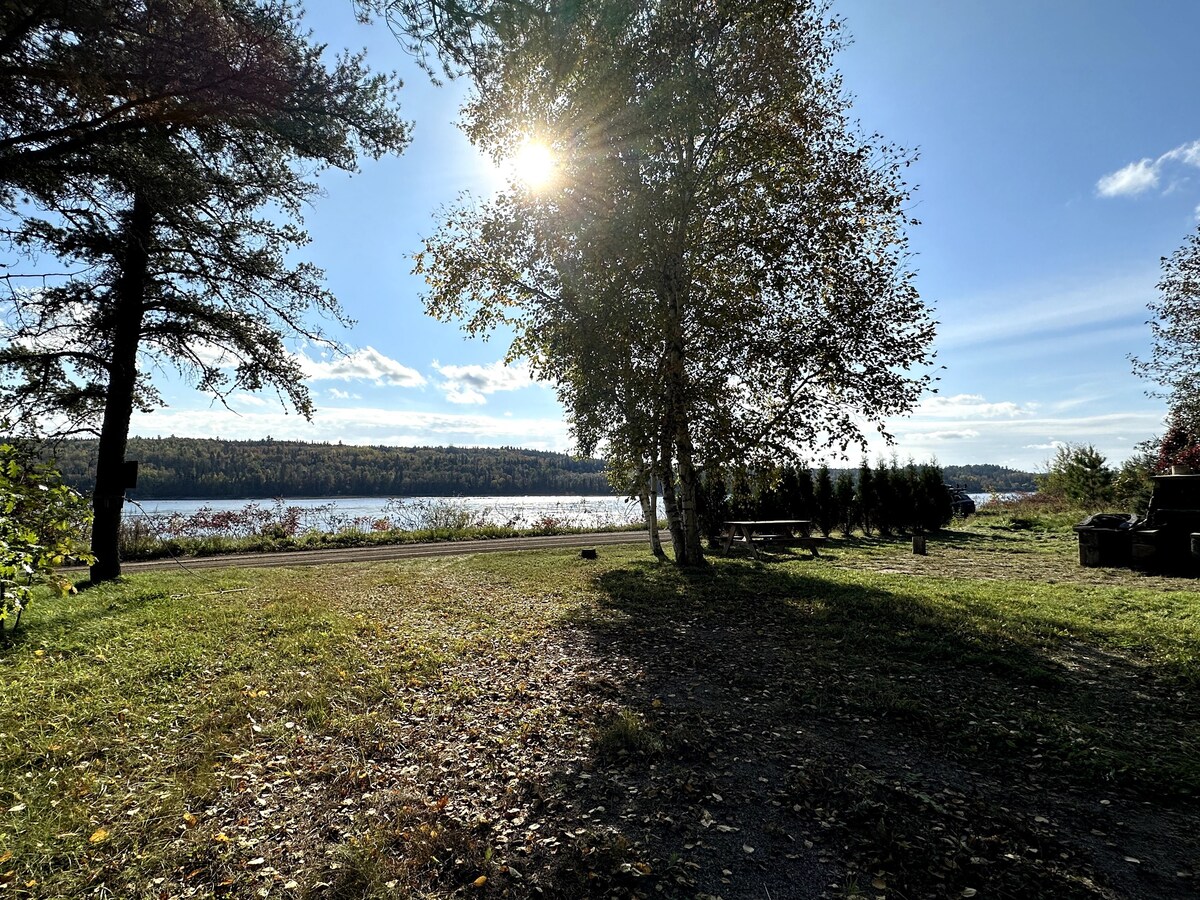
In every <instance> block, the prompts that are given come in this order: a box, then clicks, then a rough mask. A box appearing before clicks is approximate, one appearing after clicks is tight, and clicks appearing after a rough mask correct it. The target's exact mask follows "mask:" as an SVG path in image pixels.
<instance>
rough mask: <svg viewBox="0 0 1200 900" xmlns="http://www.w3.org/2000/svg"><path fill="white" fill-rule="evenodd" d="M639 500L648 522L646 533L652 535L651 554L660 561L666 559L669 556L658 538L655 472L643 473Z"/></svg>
mask: <svg viewBox="0 0 1200 900" xmlns="http://www.w3.org/2000/svg"><path fill="white" fill-rule="evenodd" d="M638 499H639V500H641V502H642V518H643V519H644V520H645V522H646V532H647V533H648V534H649V535H650V552H651V553H653V554H654V555H655V556H657V557H658V558H659V559H665V558H666V555H667V554H666V551H664V550H663V546H662V541H661V540H659V537H658V489H657V488H656V487H655V484H654V473H653V472H647V471H645V470H643V471H642V472H641V489H640V491H639V492H638Z"/></svg>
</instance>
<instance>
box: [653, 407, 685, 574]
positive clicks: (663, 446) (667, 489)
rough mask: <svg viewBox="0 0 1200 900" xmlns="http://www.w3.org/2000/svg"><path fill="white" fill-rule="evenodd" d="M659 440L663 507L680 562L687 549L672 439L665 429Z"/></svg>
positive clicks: (672, 545) (677, 560)
mask: <svg viewBox="0 0 1200 900" xmlns="http://www.w3.org/2000/svg"><path fill="white" fill-rule="evenodd" d="M659 440H660V444H659V448H658V453H659V457H658V470H659V473H660V475H661V477H662V495H663V509H665V510H666V513H667V528H668V529H669V530H670V532H671V548H672V549H673V550H674V551H675V561H676V562H677V563H678V562H679V559H680V554H682V553H684V552H685V551H684V542H683V520H682V518H681V517H680V515H679V503H678V500H677V498H676V496H675V472H674V469H673V468H672V465H671V440H670V437H669V435H668V433H667V432H666V431H665V430H664V433H663V434H662V436H661V437H660V438H659Z"/></svg>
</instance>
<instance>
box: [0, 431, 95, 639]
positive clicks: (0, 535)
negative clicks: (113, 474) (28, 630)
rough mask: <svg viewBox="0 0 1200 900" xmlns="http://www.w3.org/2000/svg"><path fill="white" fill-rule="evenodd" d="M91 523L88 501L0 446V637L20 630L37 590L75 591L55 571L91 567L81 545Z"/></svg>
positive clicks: (53, 474) (6, 446)
mask: <svg viewBox="0 0 1200 900" xmlns="http://www.w3.org/2000/svg"><path fill="white" fill-rule="evenodd" d="M90 522H91V512H90V510H89V508H88V502H87V499H86V498H84V497H83V496H81V495H80V494H78V493H77V492H76V491H74V490H72V489H71V488H69V487H67V486H66V485H64V484H63V483H62V480H61V479H60V477H59V474H58V472H56V471H55V470H54V469H53V468H51V467H50V466H47V465H45V464H42V463H38V462H36V461H34V460H32V459H31V458H30V456H29V454H28V453H26V452H23V451H22V450H21V449H19V448H18V447H15V446H13V445H12V444H0V633H3V632H4V631H5V630H9V631H11V630H15V629H16V628H17V627H18V626H19V625H20V624H21V616H22V614H23V612H24V611H25V609H26V608H27V607H28V606H29V602H30V600H31V599H32V597H33V591H34V587H35V586H36V585H39V584H48V585H51V586H53V587H54V588H55V589H56V590H58V591H59V592H61V593H66V592H68V591H73V590H74V588H73V587H72V586H71V584H70V583H69V582H66V581H63V580H61V579H57V578H56V577H55V569H56V568H58V567H59V566H62V565H63V564H64V563H66V562H68V561H90V557H89V555H88V554H87V552H86V551H85V550H84V549H83V543H82V541H83V539H84V537H85V535H86V532H87V528H88V525H89V524H90Z"/></svg>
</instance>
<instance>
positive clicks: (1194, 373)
mask: <svg viewBox="0 0 1200 900" xmlns="http://www.w3.org/2000/svg"><path fill="white" fill-rule="evenodd" d="M1162 270H1163V274H1162V279H1161V280H1160V281H1159V283H1158V294H1159V296H1158V299H1157V300H1156V301H1155V302H1154V303H1152V304H1150V311H1151V312H1152V313H1154V319H1153V320H1152V321H1151V323H1150V327H1151V329H1152V330H1153V336H1154V345H1153V350H1152V353H1151V355H1150V357H1149V358H1148V359H1144V360H1135V361H1134V367H1135V369H1136V371H1137V372H1138V374H1140V375H1142V376H1143V377H1145V378H1149V379H1152V380H1153V381H1156V382H1158V384H1159V385H1161V386H1162V388H1163V389H1164V394H1163V396H1165V398H1166V400H1167V403H1168V405H1169V406H1170V408H1171V422H1170V425H1171V427H1172V428H1179V429H1182V430H1183V431H1184V432H1186V433H1189V434H1190V435H1191V436H1192V440H1196V439H1198V438H1200V229H1197V231H1196V233H1195V234H1192V235H1190V236H1189V237H1188V239H1187V240H1186V241H1184V243H1183V246H1181V247H1180V248H1179V249H1178V250H1176V251H1175V252H1174V253H1173V254H1171V255H1170V256H1168V257H1165V258H1164V259H1163V261H1162Z"/></svg>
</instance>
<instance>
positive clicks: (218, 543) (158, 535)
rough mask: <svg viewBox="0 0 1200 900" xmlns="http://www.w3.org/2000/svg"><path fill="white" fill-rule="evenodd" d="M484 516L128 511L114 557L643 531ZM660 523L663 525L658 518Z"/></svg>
mask: <svg viewBox="0 0 1200 900" xmlns="http://www.w3.org/2000/svg"><path fill="white" fill-rule="evenodd" d="M497 499H502V498H497ZM579 512H582V510H580V511H579ZM490 513H491V510H490V509H489V508H487V507H478V506H468V505H466V504H464V503H462V502H459V501H456V500H454V499H452V498H423V499H422V500H420V501H418V502H413V503H409V502H405V501H403V500H400V499H397V500H391V501H388V503H387V504H386V505H385V507H384V509H383V510H382V512H381V513H380V514H379V515H377V516H370V517H362V516H359V517H349V516H345V515H341V514H339V513H338V511H337V507H336V504H334V503H330V504H326V505H322V506H317V507H308V508H301V507H297V506H290V505H288V503H287V501H285V500H276V501H274V502H273V503H272V504H269V505H265V506H264V505H260V504H257V503H249V504H246V505H245V506H243V507H241V508H240V509H233V510H229V509H226V510H215V509H212V508H210V507H203V508H201V509H200V510H198V511H196V512H195V513H192V514H189V515H184V514H181V513H170V514H145V515H138V516H128V517H126V518H125V519H124V520H123V522H122V526H121V558H122V559H124V560H126V561H129V562H133V561H141V560H153V559H163V558H167V557H180V558H187V557H197V556H218V555H225V554H233V553H254V552H263V553H276V552H286V551H304V550H325V549H334V548H339V547H367V546H386V545H393V544H418V543H436V542H445V541H477V540H481V541H486V540H495V539H500V538H514V537H537V536H545V535H562V534H586V533H593V532H614V531H641V530H643V529H644V525H643V524H642V523H641V522H640V521H637V522H633V521H629V520H627V519H622V518H621V517H620V516H618V515H616V514H614V515H613V516H612V518H610V519H608V520H604V519H598V518H597V517H596V515H595V510H589V511H588V512H587V515H586V517H585V516H583V515H577V514H575V513H573V512H572V510H571V508H570V507H565V508H563V509H562V510H558V511H556V512H555V513H553V514H550V515H537V516H534V517H530V518H526V517H523V516H520V515H517V516H513V517H511V518H509V519H507V520H506V521H503V522H496V521H493V520H492V519H491V516H490ZM1082 516H1083V514H1082V513H1081V512H1080V511H1079V510H1077V509H1076V508H1074V507H1073V506H1072V505H1071V504H1069V503H1065V502H1063V501H1061V500H1055V499H1053V498H1050V497H1045V496H1038V495H1024V496H1019V497H1010V498H1001V497H1000V496H999V495H997V498H996V499H995V500H993V501H992V502H990V503H987V504H984V505H983V506H981V507H980V508H979V510H978V511H977V512H976V513H975V514H974V515H973V517H972V521H974V522H979V523H982V524H986V525H988V526H989V527H992V528H998V529H1007V530H1012V531H1035V532H1048V531H1053V530H1065V529H1069V528H1070V526H1071V525H1073V524H1075V523H1076V522H1078V521H1079V519H1080V518H1082ZM659 526H660V528H661V527H665V524H664V523H663V522H662V521H660V522H659ZM855 534H857V535H859V536H863V535H862V532H861V530H860V531H857V532H852V533H851V534H850V535H846V534H843V537H851V538H853V537H854V536H855ZM713 549H715V548H713Z"/></svg>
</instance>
